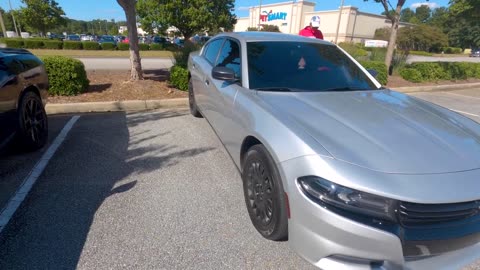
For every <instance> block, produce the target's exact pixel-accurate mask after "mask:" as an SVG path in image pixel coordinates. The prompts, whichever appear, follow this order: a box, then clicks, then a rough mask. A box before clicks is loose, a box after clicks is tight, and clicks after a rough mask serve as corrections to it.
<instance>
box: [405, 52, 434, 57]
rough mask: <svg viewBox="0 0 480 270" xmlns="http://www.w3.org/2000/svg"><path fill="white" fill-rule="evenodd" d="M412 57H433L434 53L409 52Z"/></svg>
mask: <svg viewBox="0 0 480 270" xmlns="http://www.w3.org/2000/svg"><path fill="white" fill-rule="evenodd" d="M408 53H409V54H410V55H420V56H433V53H429V52H424V51H409V52H408Z"/></svg>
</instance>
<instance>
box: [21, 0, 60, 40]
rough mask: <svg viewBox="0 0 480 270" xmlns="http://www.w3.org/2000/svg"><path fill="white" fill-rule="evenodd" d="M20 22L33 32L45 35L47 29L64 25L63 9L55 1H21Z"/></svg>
mask: <svg viewBox="0 0 480 270" xmlns="http://www.w3.org/2000/svg"><path fill="white" fill-rule="evenodd" d="M22 3H23V4H24V5H25V6H24V7H22V8H21V9H20V18H19V19H20V21H21V22H22V23H23V24H24V25H26V26H27V28H28V29H30V30H31V31H33V32H37V33H42V34H46V33H47V31H48V29H50V28H53V27H55V26H57V25H64V24H65V23H66V20H65V19H64V18H63V17H62V16H63V15H65V12H64V11H63V9H62V8H61V7H60V6H59V5H58V3H57V2H56V1H55V0H22Z"/></svg>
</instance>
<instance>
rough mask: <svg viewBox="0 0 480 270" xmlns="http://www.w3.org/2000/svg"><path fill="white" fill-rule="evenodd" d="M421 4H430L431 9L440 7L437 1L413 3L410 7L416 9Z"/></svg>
mask: <svg viewBox="0 0 480 270" xmlns="http://www.w3.org/2000/svg"><path fill="white" fill-rule="evenodd" d="M420 6H429V7H430V9H434V8H438V7H440V5H439V4H437V3H435V2H425V3H413V4H412V5H411V6H410V7H411V8H413V9H415V8H417V7H420Z"/></svg>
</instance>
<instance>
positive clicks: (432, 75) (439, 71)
mask: <svg viewBox="0 0 480 270" xmlns="http://www.w3.org/2000/svg"><path fill="white" fill-rule="evenodd" d="M410 67H412V68H414V69H416V70H418V71H419V72H420V74H422V80H424V81H436V80H450V79H451V77H450V74H449V73H448V72H446V71H445V70H444V69H443V68H442V66H441V65H440V63H439V62H431V63H430V62H417V63H413V64H412V65H410Z"/></svg>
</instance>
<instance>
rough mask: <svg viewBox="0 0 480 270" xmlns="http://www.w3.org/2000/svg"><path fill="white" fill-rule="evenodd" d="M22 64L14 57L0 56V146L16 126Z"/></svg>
mask: <svg viewBox="0 0 480 270" xmlns="http://www.w3.org/2000/svg"><path fill="white" fill-rule="evenodd" d="M22 69H23V66H22V64H21V63H20V62H19V61H17V60H16V59H15V58H14V57H8V56H7V57H3V58H0V147H2V146H3V145H4V143H6V141H7V139H9V138H11V137H12V136H13V133H14V132H15V129H16V127H17V114H16V106H17V100H18V96H19V95H20V90H21V87H20V85H19V81H18V76H17V75H18V74H20V73H21V72H22Z"/></svg>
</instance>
